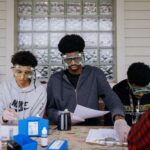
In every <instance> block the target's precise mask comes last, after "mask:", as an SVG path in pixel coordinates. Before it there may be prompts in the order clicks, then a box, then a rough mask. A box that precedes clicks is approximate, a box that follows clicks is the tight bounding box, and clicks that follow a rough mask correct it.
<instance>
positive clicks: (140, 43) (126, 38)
mask: <svg viewBox="0 0 150 150" xmlns="http://www.w3.org/2000/svg"><path fill="white" fill-rule="evenodd" d="M115 2H116V13H117V15H116V25H117V27H116V33H117V36H116V39H117V41H116V52H117V53H116V55H117V70H118V72H117V73H116V76H117V81H120V80H122V79H123V78H125V76H126V70H127V68H128V66H129V65H130V64H131V63H132V62H135V61H142V62H145V63H147V64H149V65H150V0H115ZM13 53H14V0H0V81H1V80H3V79H4V77H5V76H6V74H9V72H10V66H11V63H10V59H11V55H12V54H13Z"/></svg>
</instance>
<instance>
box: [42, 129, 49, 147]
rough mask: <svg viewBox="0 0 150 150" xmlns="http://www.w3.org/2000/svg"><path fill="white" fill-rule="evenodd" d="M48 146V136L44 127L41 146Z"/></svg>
mask: <svg viewBox="0 0 150 150" xmlns="http://www.w3.org/2000/svg"><path fill="white" fill-rule="evenodd" d="M47 145H48V134H47V129H46V127H43V129H42V134H41V146H42V147H46V146H47Z"/></svg>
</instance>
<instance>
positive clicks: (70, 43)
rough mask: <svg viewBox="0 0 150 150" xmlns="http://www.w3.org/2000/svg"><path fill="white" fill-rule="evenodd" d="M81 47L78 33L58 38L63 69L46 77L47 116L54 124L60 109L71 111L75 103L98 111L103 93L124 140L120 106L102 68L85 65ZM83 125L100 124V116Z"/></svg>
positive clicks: (124, 122) (81, 41)
mask: <svg viewBox="0 0 150 150" xmlns="http://www.w3.org/2000/svg"><path fill="white" fill-rule="evenodd" d="M84 47H85V41H84V40H83V38H82V37H81V36H79V35H75V34H71V35H66V36H64V37H63V38H62V39H61V40H60V42H59V44H58V48H59V51H60V52H61V55H62V59H63V64H64V68H65V69H64V70H62V71H59V72H56V73H54V74H53V75H51V77H50V79H49V82H48V86H47V94H48V102H47V114H48V118H49V120H51V121H52V122H55V123H57V119H58V115H59V113H60V111H63V110H65V109H66V108H67V109H68V110H69V111H70V112H74V110H75V108H76V106H77V104H79V105H82V106H85V107H88V108H92V109H95V110H99V98H100V97H101V96H102V95H105V99H104V101H105V104H106V105H107V106H108V108H109V110H110V111H111V113H112V118H113V120H114V121H115V126H114V127H115V129H116V131H117V133H118V134H119V137H120V141H125V140H126V138H127V134H128V131H129V126H128V125H127V123H126V121H125V120H124V112H123V105H122V103H121V101H120V100H119V98H118V96H117V95H116V94H115V93H114V92H113V91H112V89H111V87H110V86H109V84H108V82H107V79H106V77H105V75H104V73H103V71H102V70H101V69H99V68H97V67H93V66H89V65H84V55H83V49H84ZM82 125H100V122H99V118H92V119H86V120H85V122H84V123H83V124H82Z"/></svg>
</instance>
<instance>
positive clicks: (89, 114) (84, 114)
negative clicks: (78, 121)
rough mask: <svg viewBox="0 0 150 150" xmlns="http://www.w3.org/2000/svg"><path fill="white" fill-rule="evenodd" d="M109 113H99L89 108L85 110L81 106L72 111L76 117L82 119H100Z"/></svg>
mask: <svg viewBox="0 0 150 150" xmlns="http://www.w3.org/2000/svg"><path fill="white" fill-rule="evenodd" d="M107 113H109V111H99V110H95V109H91V108H87V107H84V106H81V105H77V106H76V109H75V111H74V114H75V115H76V116H79V117H80V118H82V119H88V118H95V117H100V116H103V115H105V114H107Z"/></svg>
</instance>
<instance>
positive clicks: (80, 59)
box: [62, 53, 84, 67]
mask: <svg viewBox="0 0 150 150" xmlns="http://www.w3.org/2000/svg"><path fill="white" fill-rule="evenodd" d="M62 60H63V64H64V65H65V66H66V67H68V66H71V65H72V61H73V62H74V63H73V64H74V65H83V64H84V54H83V53H78V55H75V56H68V55H62Z"/></svg>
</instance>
